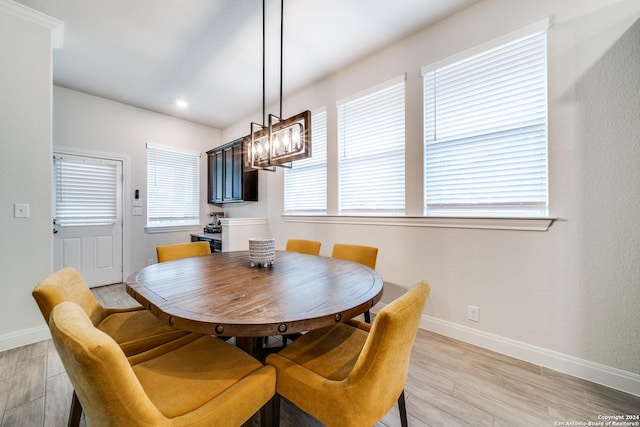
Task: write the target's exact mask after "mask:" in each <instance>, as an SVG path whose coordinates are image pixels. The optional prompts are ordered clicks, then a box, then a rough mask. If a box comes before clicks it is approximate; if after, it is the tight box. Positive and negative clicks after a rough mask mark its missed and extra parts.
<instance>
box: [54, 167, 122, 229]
mask: <svg viewBox="0 0 640 427" xmlns="http://www.w3.org/2000/svg"><path fill="white" fill-rule="evenodd" d="M53 175H54V185H55V217H56V224H57V225H60V226H73V225H110V224H114V223H115V222H116V220H117V219H118V188H119V186H118V181H117V180H118V179H120V176H121V168H120V167H119V162H116V161H110V160H99V159H88V158H82V157H74V156H57V155H56V156H54V159H53Z"/></svg>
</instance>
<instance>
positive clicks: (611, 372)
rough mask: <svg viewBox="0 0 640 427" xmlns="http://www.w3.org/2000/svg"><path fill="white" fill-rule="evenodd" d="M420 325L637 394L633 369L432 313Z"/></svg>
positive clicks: (638, 380)
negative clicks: (517, 338) (618, 367)
mask: <svg viewBox="0 0 640 427" xmlns="http://www.w3.org/2000/svg"><path fill="white" fill-rule="evenodd" d="M384 305H385V304H382V303H378V304H377V305H376V307H375V310H371V311H372V312H374V313H375V312H378V311H380V309H381V308H382V307H384ZM420 328H422V329H425V330H427V331H431V332H435V333H437V334H440V335H444V336H447V337H450V338H454V339H457V340H460V341H464V342H466V343H469V344H473V345H476V346H478V347H482V348H486V349H488V350H492V351H495V352H497V353H501V354H504V355H507V356H511V357H514V358H516V359H520V360H524V361H525V362H529V363H533V364H536V365H540V366H543V367H545V368H549V369H553V370H554V371H559V372H562V373H565V374H568V375H572V376H574V377H578V378H582V379H585V380H587V381H591V382H594V383H596V384H601V385H604V386H607V387H610V388H613V389H616V390H620V391H623V392H625V393H629V394H633V395H635V396H640V375H638V374H635V373H633V372H627V371H623V370H621V369H617V368H612V367H609V366H606V365H602V364H599V363H594V362H590V361H588V360H584V359H580V358H577V357H574V356H569V355H567V354H564V353H559V352H557V351H553V350H548V349H546V348H542V347H538V346H535V345H531V344H527V343H523V342H521V341H516V340H512V339H510V338H504V337H501V336H499V335H495V334H491V333H488V332H483V331H479V330H477V329H473V328H469V327H467V326H463V325H459V324H457V323H453V322H449V321H446V320H441V319H437V318H435V317H431V316H425V315H423V316H422V319H421V320H420Z"/></svg>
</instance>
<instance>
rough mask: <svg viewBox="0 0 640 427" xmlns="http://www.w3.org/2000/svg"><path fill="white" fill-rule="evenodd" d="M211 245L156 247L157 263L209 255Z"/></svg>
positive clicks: (194, 243)
mask: <svg viewBox="0 0 640 427" xmlns="http://www.w3.org/2000/svg"><path fill="white" fill-rule="evenodd" d="M210 253H211V245H209V242H205V241H201V242H189V243H178V244H175V245H164V246H158V247H156V255H158V262H165V261H171V260H174V259H180V258H188V257H191V256H197V255H209V254H210Z"/></svg>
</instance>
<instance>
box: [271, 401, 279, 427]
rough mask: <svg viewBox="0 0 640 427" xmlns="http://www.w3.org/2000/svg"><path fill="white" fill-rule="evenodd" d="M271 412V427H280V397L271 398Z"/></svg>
mask: <svg viewBox="0 0 640 427" xmlns="http://www.w3.org/2000/svg"><path fill="white" fill-rule="evenodd" d="M271 404H272V411H271V415H272V418H271V425H272V426H273V427H280V395H279V394H278V393H276V394H274V395H273V397H272V398H271Z"/></svg>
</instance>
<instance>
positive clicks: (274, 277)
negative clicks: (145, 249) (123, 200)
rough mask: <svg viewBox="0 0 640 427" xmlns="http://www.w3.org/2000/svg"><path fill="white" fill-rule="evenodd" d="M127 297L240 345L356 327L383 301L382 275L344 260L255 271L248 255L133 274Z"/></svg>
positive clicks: (286, 257) (176, 323)
mask: <svg viewBox="0 0 640 427" xmlns="http://www.w3.org/2000/svg"><path fill="white" fill-rule="evenodd" d="M126 289H127V293H128V294H129V295H131V296H132V297H133V298H135V299H136V300H137V301H138V302H139V303H140V304H142V305H143V306H144V307H145V308H146V309H148V310H150V311H151V312H152V313H153V314H154V315H155V316H156V317H158V318H159V319H160V320H162V321H163V322H165V323H167V324H168V325H171V326H173V327H176V328H179V329H183V330H187V331H191V332H198V333H202V334H209V335H218V336H225V337H236V345H238V346H239V347H241V348H243V349H244V350H245V351H247V352H249V353H254V350H255V349H254V347H253V346H254V344H255V338H257V337H264V336H271V335H289V334H295V333H298V332H303V331H308V330H312V329H317V328H320V327H323V326H328V325H331V324H334V323H336V322H342V321H345V320H348V319H351V318H353V317H355V316H357V315H359V314H361V313H364V312H365V311H367V310H369V309H370V308H371V307H373V306H374V305H375V304H376V303H377V302H378V301H380V298H382V291H383V282H382V278H381V277H380V275H379V274H378V273H377V272H376V271H375V270H372V269H370V268H368V267H366V266H364V265H361V264H358V263H355V262H351V261H345V260H341V259H335V258H329V257H323V256H315V255H306V254H300V253H297V252H285V251H277V252H276V259H275V263H274V265H273V266H272V267H268V268H264V267H263V268H257V267H251V265H250V263H249V251H237V252H219V253H213V254H211V255H203V256H197V257H190V258H183V259H179V260H174V261H167V262H163V263H159V264H153V265H150V266H148V267H145V268H143V269H141V270H139V271H137V272H135V273H133V274H132V275H131V276H129V278H128V279H127V282H126Z"/></svg>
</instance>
